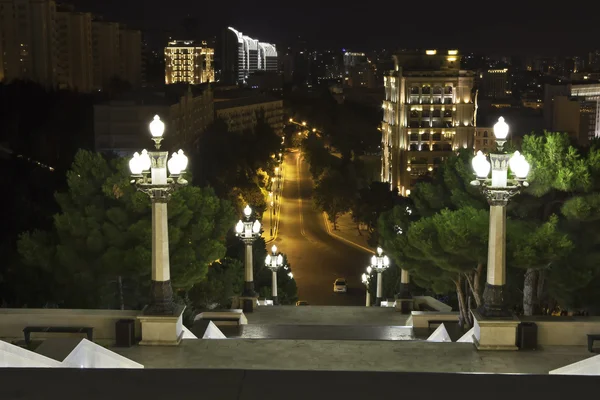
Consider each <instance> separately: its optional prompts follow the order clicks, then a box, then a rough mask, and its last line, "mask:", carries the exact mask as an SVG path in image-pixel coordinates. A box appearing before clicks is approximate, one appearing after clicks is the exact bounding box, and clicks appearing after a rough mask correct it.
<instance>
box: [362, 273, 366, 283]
mask: <svg viewBox="0 0 600 400" xmlns="http://www.w3.org/2000/svg"><path fill="white" fill-rule="evenodd" d="M362 282H363V283H367V274H362Z"/></svg>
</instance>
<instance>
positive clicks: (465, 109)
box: [381, 50, 475, 196]
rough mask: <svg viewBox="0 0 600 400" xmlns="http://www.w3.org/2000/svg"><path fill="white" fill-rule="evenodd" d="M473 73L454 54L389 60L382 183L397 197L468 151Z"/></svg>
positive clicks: (412, 55) (421, 54)
mask: <svg viewBox="0 0 600 400" xmlns="http://www.w3.org/2000/svg"><path fill="white" fill-rule="evenodd" d="M474 78H475V73H474V72H472V71H464V70H461V69H460V55H459V54H458V51H457V50H446V51H441V50H426V51H425V52H419V53H401V54H397V55H395V56H394V70H393V71H390V72H389V73H388V74H387V75H386V76H385V77H384V85H385V100H384V102H383V111H384V113H383V114H384V115H383V122H382V125H381V131H382V170H381V180H382V182H389V184H390V186H391V188H392V189H398V192H399V194H400V195H403V196H406V195H409V194H410V188H411V187H412V186H413V185H414V184H415V183H416V182H417V181H418V180H419V179H421V178H422V177H423V176H425V175H428V174H430V173H431V172H432V171H433V170H434V169H435V168H436V166H437V165H439V164H440V163H441V162H442V161H443V160H444V159H445V158H446V157H448V156H449V155H451V154H452V152H453V151H455V150H457V149H458V148H459V147H463V148H469V147H473V140H474V133H475V127H474V112H475V104H474V96H473V94H472V89H473V82H474Z"/></svg>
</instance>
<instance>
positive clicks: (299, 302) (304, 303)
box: [296, 300, 308, 306]
mask: <svg viewBox="0 0 600 400" xmlns="http://www.w3.org/2000/svg"><path fill="white" fill-rule="evenodd" d="M307 305H308V301H304V300H298V301H297V302H296V306H307Z"/></svg>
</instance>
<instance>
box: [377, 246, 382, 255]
mask: <svg viewBox="0 0 600 400" xmlns="http://www.w3.org/2000/svg"><path fill="white" fill-rule="evenodd" d="M377 254H379V255H380V256H381V255H382V254H383V249H382V248H381V247H378V248H377Z"/></svg>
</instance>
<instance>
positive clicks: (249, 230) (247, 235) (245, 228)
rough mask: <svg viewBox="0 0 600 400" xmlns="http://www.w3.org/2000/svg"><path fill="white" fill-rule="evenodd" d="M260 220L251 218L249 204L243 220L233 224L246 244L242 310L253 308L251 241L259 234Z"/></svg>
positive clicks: (254, 294)
mask: <svg viewBox="0 0 600 400" xmlns="http://www.w3.org/2000/svg"><path fill="white" fill-rule="evenodd" d="M260 227H261V226H260V222H259V221H258V220H257V219H255V220H252V209H251V208H250V206H249V205H246V207H245V208H244V221H242V220H241V219H240V220H239V221H238V223H237V224H236V225H235V233H236V235H237V236H238V237H239V238H240V239H242V241H243V242H244V244H245V245H246V257H245V259H244V292H243V293H242V298H244V307H243V309H244V312H252V311H253V308H254V298H256V292H254V271H253V270H252V243H254V241H255V240H256V238H258V237H259V236H260Z"/></svg>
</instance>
